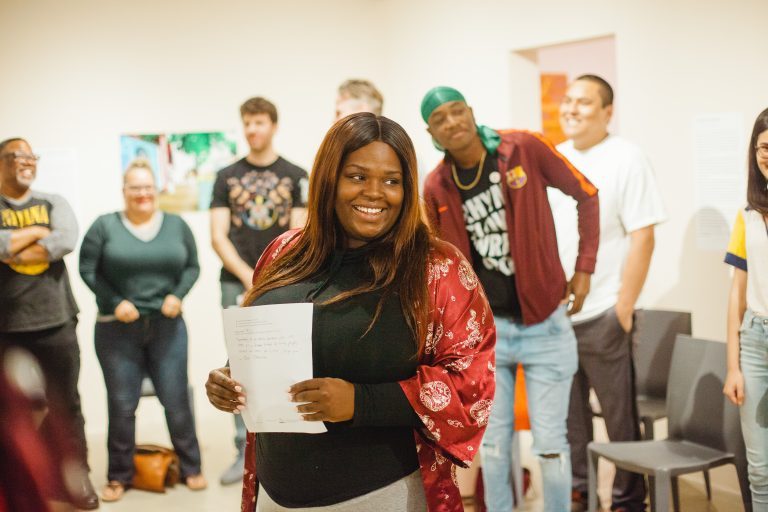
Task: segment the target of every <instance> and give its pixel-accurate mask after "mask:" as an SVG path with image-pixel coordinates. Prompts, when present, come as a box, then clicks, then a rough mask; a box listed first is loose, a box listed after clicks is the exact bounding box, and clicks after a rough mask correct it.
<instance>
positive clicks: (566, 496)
mask: <svg viewBox="0 0 768 512" xmlns="http://www.w3.org/2000/svg"><path fill="white" fill-rule="evenodd" d="M495 320H496V396H495V398H494V401H493V408H492V409H491V417H490V419H489V422H488V428H487V430H486V431H485V436H484V437H483V441H482V444H481V446H480V456H481V458H482V464H483V484H484V486H485V503H486V505H487V507H488V512H510V511H511V510H512V501H513V500H512V487H511V483H510V482H511V467H512V435H513V433H514V425H515V372H516V371H517V365H518V364H522V365H523V369H524V370H525V386H526V392H527V396H528V415H529V418H530V421H531V433H532V434H533V450H532V451H533V454H534V455H536V456H537V457H538V459H539V463H540V464H541V475H542V480H543V487H544V489H543V491H544V492H543V493H544V511H545V512H568V511H570V509H571V450H570V447H569V446H568V440H567V438H566V419H567V418H568V400H569V398H570V394H571V382H572V380H573V375H574V373H576V368H577V365H578V355H577V352H576V336H575V335H574V334H573V328H572V327H571V321H570V319H569V318H568V317H567V315H566V313H565V306H560V307H558V308H557V309H556V310H555V311H554V312H553V313H552V314H551V315H550V316H549V318H547V319H546V320H544V321H543V322H541V323H538V324H534V325H530V326H524V325H522V324H518V323H514V322H512V321H510V320H509V319H507V318H504V317H495ZM552 455H554V457H552Z"/></svg>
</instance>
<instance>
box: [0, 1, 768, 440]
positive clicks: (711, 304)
mask: <svg viewBox="0 0 768 512" xmlns="http://www.w3.org/2000/svg"><path fill="white" fill-rule="evenodd" d="M766 19H768V3H767V2H765V1H763V0H737V1H731V2H726V1H725V0H719V1H711V2H701V1H693V0H675V1H673V2H656V1H647V0H635V1H627V2H615V1H609V0H606V1H584V2H572V1H566V0H550V1H549V2H531V1H527V2H523V1H519V0H507V1H501V0H478V1H473V2H470V1H456V0H441V1H437V0H420V1H418V2H413V1H405V0H388V1H385V0H364V1H359V0H358V1H355V0H326V1H324V2H317V1H314V0H294V1H262V2H253V1H245V0H243V1H233V0H221V1H219V2H216V3H214V2H205V3H203V2H189V1H186V2H181V1H176V0H169V1H165V2H158V1H151V2H150V1H147V0H135V1H130V2H120V3H118V2H109V1H107V2H105V1H98V0H93V1H86V0H69V1H67V2H58V1H35V0H30V1H22V0H2V3H0V63H2V71H0V73H2V79H1V80H0V119H1V120H2V123H0V138H5V137H6V136H12V135H17V134H18V135H22V136H24V137H27V138H28V139H29V140H30V142H31V143H32V145H33V148H34V147H64V148H73V149H75V150H76V151H77V152H78V155H79V164H80V171H79V175H80V197H81V198H82V204H81V205H79V208H78V209H79V211H80V212H81V213H82V219H81V221H82V223H83V226H82V228H83V229H85V228H87V226H88V225H89V224H90V223H91V222H92V220H93V219H94V218H95V217H96V216H97V215H98V214H100V213H104V212H106V211H110V210H114V209H116V208H119V205H120V204H121V203H120V202H121V197H120V178H119V173H118V166H119V151H118V150H119V139H118V136H119V134H120V133H123V132H131V131H138V132H150V131H154V130H163V131H165V130H182V131H190V130H218V129H239V120H238V116H237V107H238V105H239V104H240V102H241V101H242V100H244V99H245V98H247V97H249V96H251V95H255V94H261V95H264V96H267V97H269V98H271V99H273V100H274V101H275V102H276V103H277V105H278V107H279V109H280V114H281V129H280V132H279V135H278V138H277V147H278V149H279V150H280V151H281V152H282V153H283V154H284V155H285V156H286V157H287V158H289V159H291V160H294V161H295V162H296V163H298V164H300V165H303V166H305V167H307V168H309V167H310V166H311V162H312V157H313V154H314V151H315V149H316V147H317V145H318V144H319V141H320V140H321V138H322V136H323V134H324V130H325V129H326V128H327V127H328V125H329V123H330V122H331V120H332V116H333V107H334V105H333V100H334V94H335V87H336V86H337V85H338V83H339V82H341V81H342V80H343V79H345V78H347V77H351V76H359V77H368V78H370V79H372V80H374V81H375V82H376V83H377V84H378V85H379V86H380V87H381V89H382V90H383V92H384V94H385V96H386V102H385V106H384V108H385V113H386V114H387V115H388V116H390V117H392V118H393V119H395V120H397V121H398V122H400V123H402V124H403V125H404V126H405V127H406V129H408V131H409V133H411V135H412V137H413V138H414V140H415V143H416V146H417V150H418V153H419V159H420V162H421V164H422V166H423V167H422V171H425V170H426V169H427V168H429V167H431V166H432V165H434V163H435V162H436V161H437V159H438V157H439V155H438V153H437V152H436V151H435V150H434V149H433V148H432V147H431V144H430V141H429V139H428V137H427V135H426V133H425V132H424V124H423V122H422V121H421V119H420V118H419V115H418V106H419V102H420V100H421V96H422V94H423V93H424V92H425V91H426V90H427V89H428V88H430V87H431V86H433V85H437V84H441V83H442V84H450V85H454V86H456V87H458V88H459V89H460V90H462V91H463V92H464V93H465V95H466V96H467V98H468V100H469V101H470V103H472V104H473V106H474V108H475V113H476V116H477V118H478V119H479V120H480V121H481V122H483V123H485V124H489V125H492V126H500V127H506V126H514V127H536V126H537V125H538V123H540V121H539V120H538V118H537V115H538V112H537V110H536V108H535V106H530V105H531V103H530V102H528V101H526V102H524V104H522V105H521V100H522V99H525V98H528V97H529V96H530V97H534V98H535V92H536V87H537V85H536V83H535V82H531V80H534V79H535V74H532V73H528V74H526V73H525V72H522V73H517V72H514V71H513V70H514V69H516V68H515V66H516V65H515V64H514V62H513V61H514V59H513V57H512V55H513V52H514V51H516V50H521V49H526V48H532V47H538V46H544V45H550V44H557V43H561V42H566V41H572V40H578V39H584V38H591V37H596V36H603V35H606V34H615V37H616V59H617V77H616V83H615V84H614V85H615V88H616V90H617V98H618V100H617V102H618V108H619V109H620V111H621V131H622V134H623V135H624V136H626V137H627V138H630V139H632V140H634V141H635V142H637V143H639V144H640V145H641V146H642V147H643V148H644V149H645V150H646V151H647V152H648V154H649V155H650V157H651V159H652V161H653V163H654V165H655V167H656V172H657V175H658V178H659V183H660V185H661V187H662V193H663V195H664V199H665V201H666V205H667V209H668V213H669V218H670V220H669V221H668V222H667V223H665V224H664V225H663V226H661V227H660V228H659V230H658V241H657V252H656V255H655V257H654V262H653V267H652V271H651V275H650V277H649V280H648V284H647V287H646V288H647V292H646V299H647V302H648V303H649V304H651V305H656V306H659V307H668V308H678V309H690V310H692V311H693V313H694V330H695V333H696V334H698V335H701V336H706V337H711V338H723V336H724V310H725V304H726V293H727V286H728V272H727V269H726V267H725V266H724V265H723V264H721V263H720V261H721V259H722V251H717V252H706V251H700V250H698V249H697V248H696V244H695V240H694V238H693V237H694V229H693V226H694V219H695V216H696V213H697V212H696V211H695V204H694V174H693V154H692V149H691V147H692V140H691V138H692V135H691V133H692V130H691V128H692V119H693V117H694V116H695V115H696V114H698V113H701V112H720V111H738V112H743V113H744V115H745V119H746V120H747V122H750V121H751V120H753V119H754V117H755V115H756V114H757V113H758V112H759V111H760V110H761V109H762V108H764V107H765V106H766V104H767V103H768V96H766V89H765V84H766V83H768V68H767V67H766V66H764V65H763V64H762V63H763V62H764V60H765V56H764V49H765V47H766V43H768V36H766V32H765V25H764V24H765V20H766ZM746 128H748V127H746V126H745V129H746ZM724 172H738V173H740V172H743V169H741V168H738V169H728V170H724ZM185 218H186V219H187V221H188V222H189V223H190V224H191V225H192V227H193V230H194V232H195V236H196V237H197V241H198V245H199V248H200V258H201V264H202V268H203V271H202V274H201V277H200V281H199V282H198V284H197V285H196V287H195V288H194V289H193V291H192V293H191V294H190V296H189V298H188V299H187V301H186V303H185V308H186V313H187V315H186V316H187V320H188V323H189V325H190V332H191V335H190V353H191V360H190V372H191V379H192V381H193V384H194V386H195V388H196V390H197V396H196V398H197V401H198V407H197V411H198V416H199V419H200V421H201V422H202V423H205V422H206V421H208V420H212V418H213V417H214V415H215V412H214V411H213V410H212V408H211V407H209V406H206V405H205V403H204V391H203V387H202V382H203V381H204V379H205V377H206V373H207V371H208V369H210V368H211V367H213V366H216V365H218V364H220V363H222V362H223V361H224V360H225V354H224V351H223V347H222V341H221V335H220V332H221V325H220V317H219V310H218V306H217V304H218V298H219V292H218V284H217V274H218V268H219V266H218V262H217V259H216V257H215V255H214V254H213V252H212V250H211V249H210V242H209V237H208V234H207V231H208V219H207V214H206V213H205V212H200V213H193V214H189V215H186V216H185ZM726 221H727V222H728V223H730V222H731V220H730V219H727V220H726ZM68 262H69V264H70V270H71V272H72V280H73V283H74V286H75V290H76V295H77V299H78V302H79V304H80V306H81V309H82V314H81V316H80V320H81V325H80V336H81V345H82V348H83V370H82V379H81V391H82V394H83V401H84V404H85V415H86V418H87V421H88V425H87V427H88V430H89V431H90V432H94V433H96V432H98V433H100V432H103V431H104V430H105V428H106V413H105V398H104V392H103V382H102V377H101V374H100V370H99V368H98V364H97V362H96V359H95V356H94V353H93V348H92V323H93V319H94V316H95V307H94V301H93V296H92V294H91V293H90V292H89V291H88V290H87V289H86V288H85V287H84V285H83V284H82V282H81V281H80V279H79V277H78V276H77V272H76V268H77V266H76V261H75V260H74V259H72V258H70V259H69V260H68ZM0 314H2V312H0ZM152 418H153V419H145V418H143V419H142V421H157V422H158V423H159V422H161V419H160V417H159V415H154V416H152ZM217 424H218V425H223V426H224V427H223V428H229V427H228V423H225V422H221V421H220V420H218V419H217ZM203 435H206V434H205V433H203ZM226 435H228V434H226Z"/></svg>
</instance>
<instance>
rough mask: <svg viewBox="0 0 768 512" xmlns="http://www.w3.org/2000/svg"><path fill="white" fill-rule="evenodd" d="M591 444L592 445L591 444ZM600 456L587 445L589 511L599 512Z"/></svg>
mask: <svg viewBox="0 0 768 512" xmlns="http://www.w3.org/2000/svg"><path fill="white" fill-rule="evenodd" d="M590 444H591V443H590ZM599 460H600V455H598V454H597V453H595V452H593V451H592V450H591V449H590V447H589V445H587V496H588V497H589V498H588V500H589V501H588V503H587V510H588V511H589V512H597V463H598V461H599Z"/></svg>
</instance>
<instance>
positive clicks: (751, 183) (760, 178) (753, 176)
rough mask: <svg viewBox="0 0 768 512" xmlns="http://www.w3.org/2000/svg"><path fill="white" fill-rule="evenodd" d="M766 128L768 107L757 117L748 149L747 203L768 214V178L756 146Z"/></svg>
mask: <svg viewBox="0 0 768 512" xmlns="http://www.w3.org/2000/svg"><path fill="white" fill-rule="evenodd" d="M766 130H768V108H767V109H765V110H763V111H762V112H760V115H759V116H757V119H755V126H754V128H752V138H751V139H750V140H749V148H748V149H747V167H748V169H749V176H748V177H747V204H748V205H749V206H750V207H751V208H753V209H755V210H756V211H758V212H760V213H762V214H763V215H768V190H767V188H768V180H766V178H765V176H764V175H763V173H762V172H761V171H760V168H759V167H758V166H757V149H756V148H755V146H757V138H758V137H759V136H760V134H761V133H763V132H764V131H766Z"/></svg>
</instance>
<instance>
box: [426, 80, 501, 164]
mask: <svg viewBox="0 0 768 512" xmlns="http://www.w3.org/2000/svg"><path fill="white" fill-rule="evenodd" d="M450 101H462V102H464V103H466V102H467V100H465V99H464V95H462V94H461V93H460V92H459V91H457V90H456V89H454V88H453V87H446V86H444V85H439V86H437V87H434V88H432V89H430V90H429V92H427V94H425V95H424V99H423V100H421V117H422V119H424V122H425V123H426V122H427V121H428V119H429V116H430V115H431V114H432V112H434V111H435V109H436V108H437V107H439V106H440V105H442V104H444V103H448V102H450ZM476 126H477V135H478V136H479V137H480V141H481V142H482V143H483V146H485V149H486V150H488V152H489V153H494V152H495V151H496V148H498V147H499V144H501V136H500V135H499V134H498V133H497V132H496V131H495V130H493V129H491V128H488V127H487V126H482V125H476ZM432 144H434V145H435V147H436V148H437V149H439V150H440V151H445V148H443V147H442V146H440V144H438V143H437V141H436V140H434V139H432Z"/></svg>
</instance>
